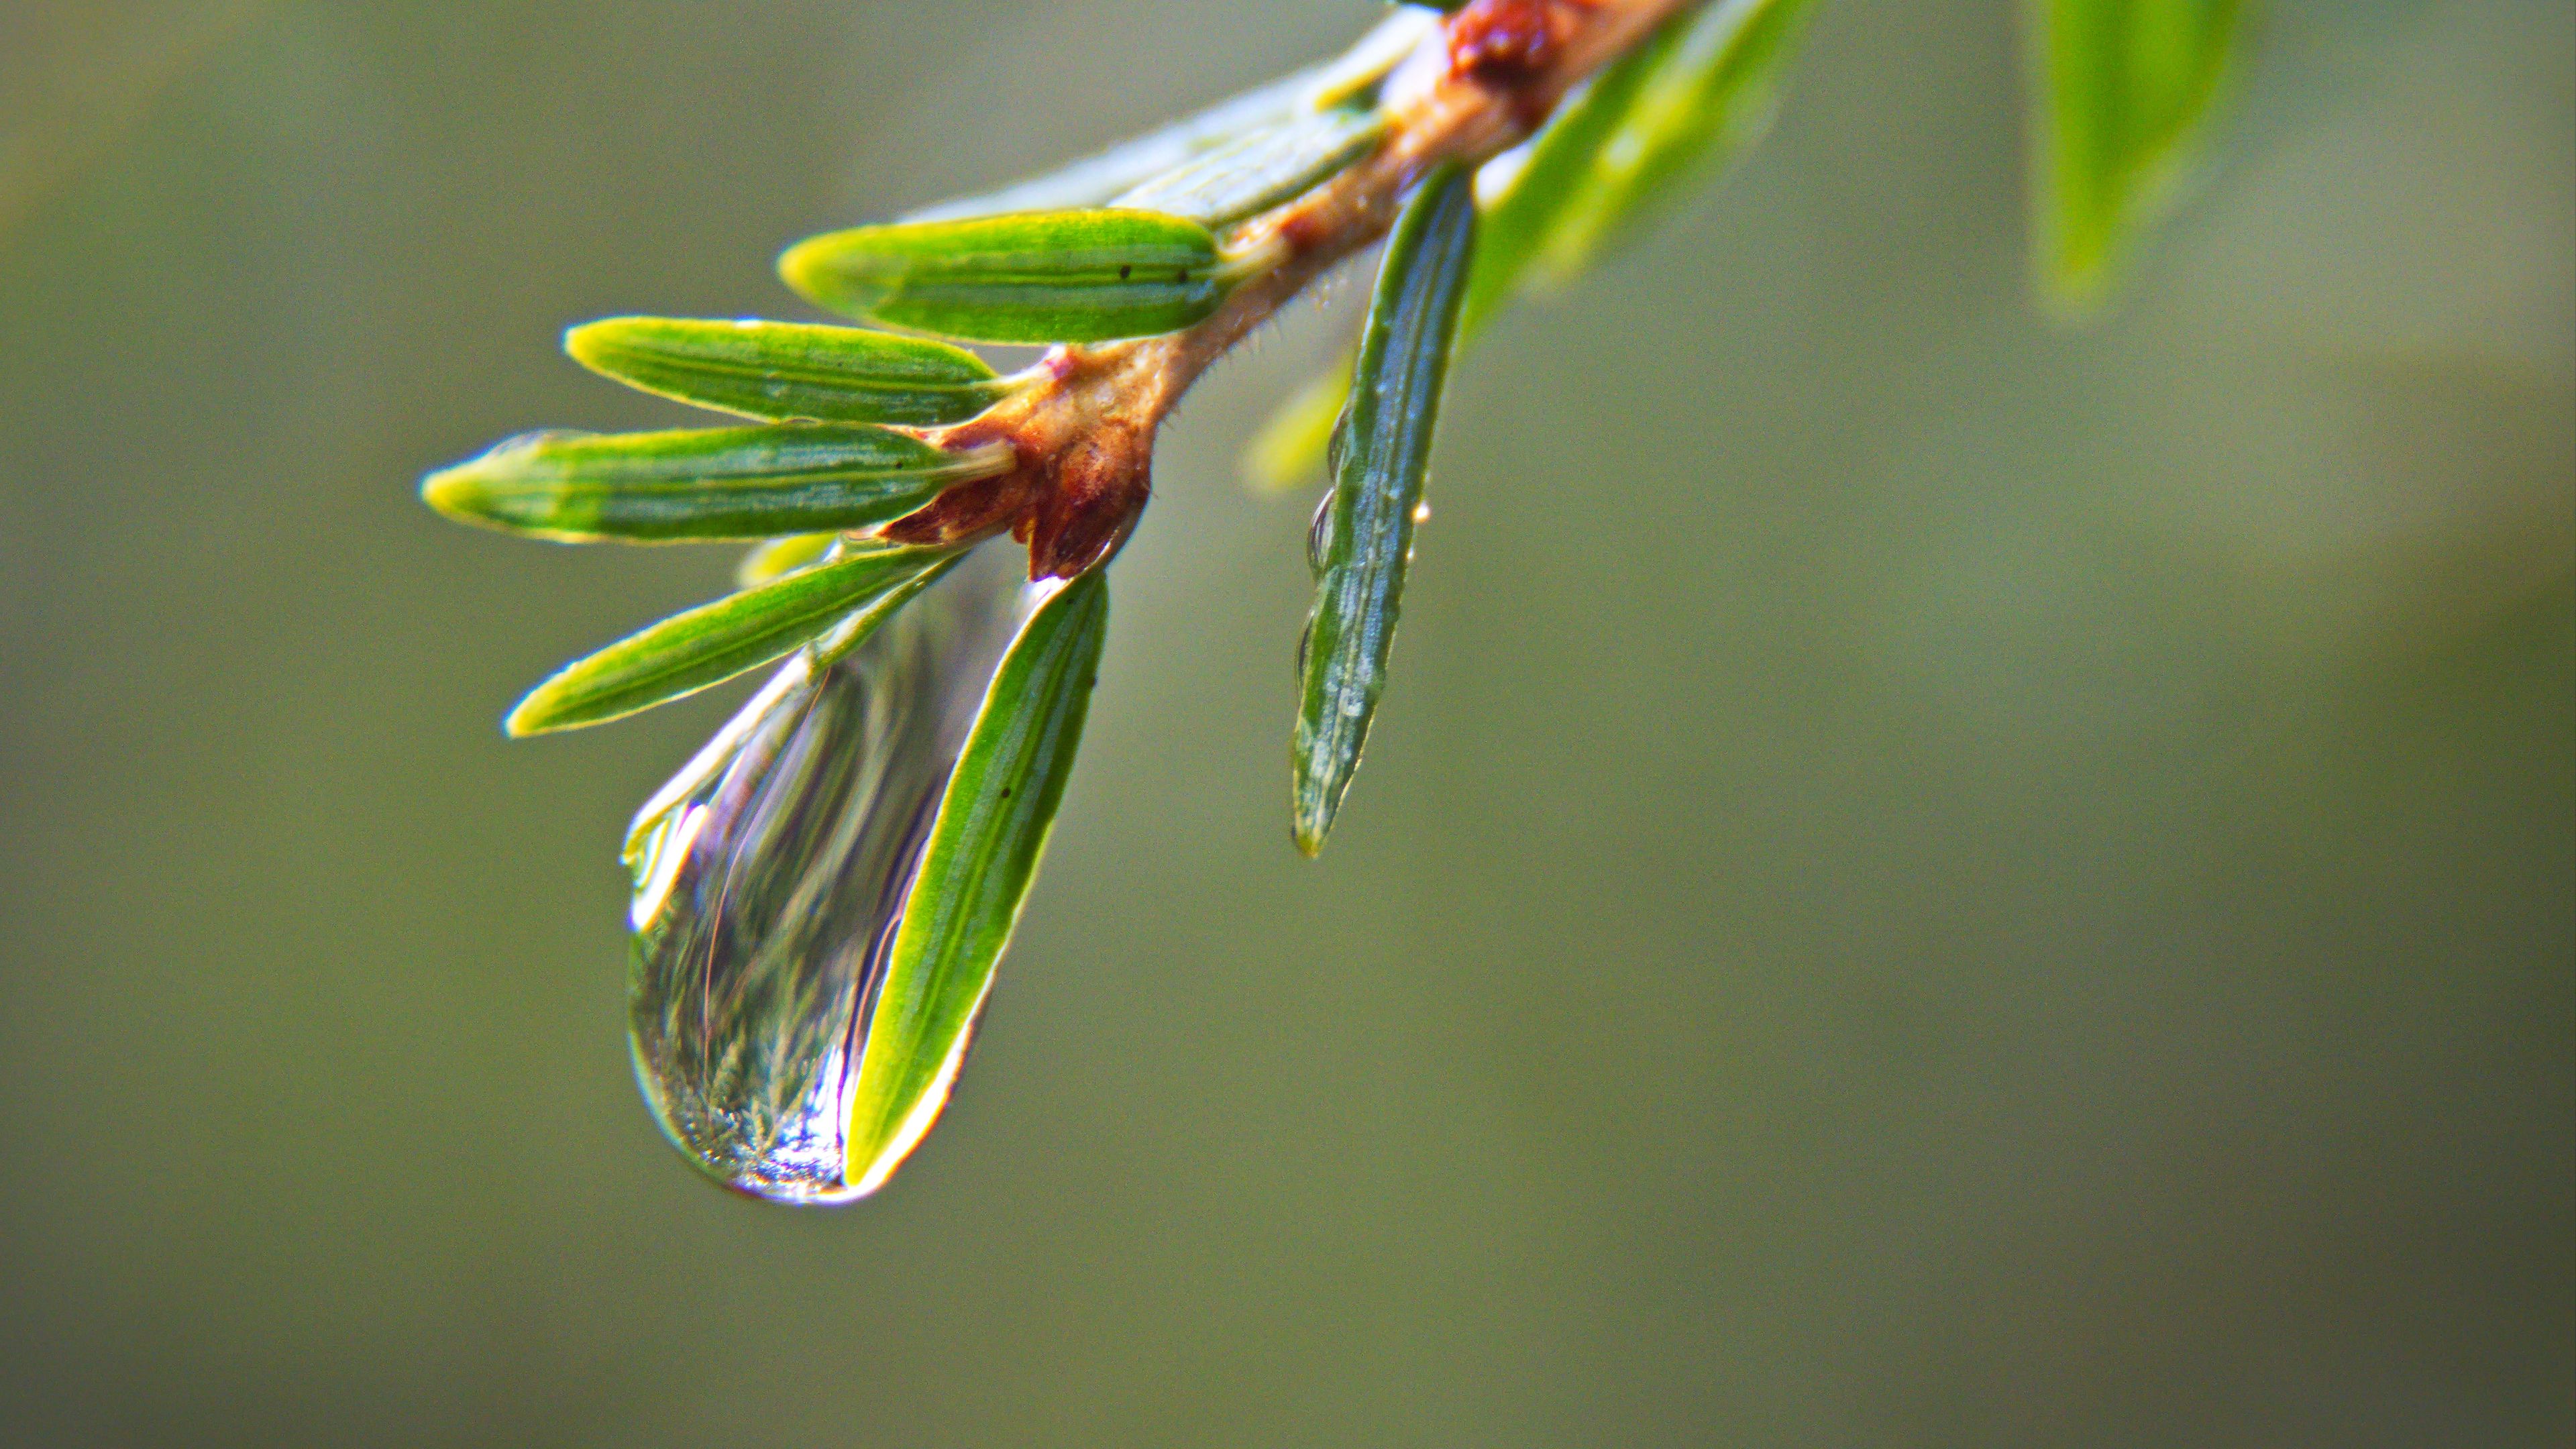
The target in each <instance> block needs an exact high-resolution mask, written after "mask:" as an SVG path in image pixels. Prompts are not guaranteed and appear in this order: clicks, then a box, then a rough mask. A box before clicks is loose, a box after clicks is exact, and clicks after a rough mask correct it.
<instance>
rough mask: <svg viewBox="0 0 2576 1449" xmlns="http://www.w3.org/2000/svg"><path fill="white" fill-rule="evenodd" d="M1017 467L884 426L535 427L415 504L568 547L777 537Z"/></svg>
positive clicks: (834, 524)
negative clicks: (614, 429)
mask: <svg viewBox="0 0 2576 1449" xmlns="http://www.w3.org/2000/svg"><path fill="white" fill-rule="evenodd" d="M1009 467H1010V450H1009V449H1008V447H1007V446H1003V445H995V446H993V447H989V448H978V449H974V450H972V451H968V452H962V453H949V452H943V451H941V450H940V449H938V448H934V447H932V446H931V445H929V444H928V443H925V442H922V441H921V440H920V439H918V438H912V437H907V436H905V435H904V434H902V433H897V432H890V431H888V430H886V429H884V428H873V427H861V426H853V425H848V424H840V423H789V424H780V425H777V426H774V427H763V428H709V429H703V430H691V431H684V432H668V433H609V434H601V433H568V432H553V433H535V434H531V435H529V436H526V437H522V438H513V439H511V440H510V441H508V442H505V443H502V444H500V445H499V446H498V447H495V448H493V449H492V450H491V451H490V452H488V453H485V454H483V455H482V456H481V457H478V458H473V459H470V460H468V461H466V462H463V463H459V464H457V465H456V466H455V467H453V468H448V469H444V470H442V471H440V472H436V473H432V474H431V475H429V477H428V478H426V479H424V480H423V481H422V483H421V489H420V496H421V498H422V500H423V501H424V502H426V503H428V504H429V506H430V507H432V508H435V509H437V510H438V511H439V512H441V513H443V514H445V515H447V516H448V517H450V518H453V519H456V520H457V521H459V522H461V523H472V524H477V525H479V526H482V527H485V528H496V529H500V530H503V531H505V532H509V533H518V534H524V535H527V536H530V537H535V538H547V539H555V540H558V541H562V542H567V543H591V542H598V541H602V540H611V539H615V540H625V541H631V542H642V543H664V542H677V541H682V540H689V539H728V538H769V537H772V536H775V535H777V534H782V533H806V532H816V531H820V530H825V529H835V530H838V529H860V528H873V527H875V526H876V525H878V524H881V523H889V522H892V521H893V520H895V519H897V518H901V517H902V516H903V515H905V514H907V513H910V512H911V511H913V510H914V509H916V508H919V507H920V506H921V505H923V504H925V503H928V502H929V501H930V500H931V499H933V498H935V497H937V496H938V495H939V494H940V492H941V491H942V490H944V489H946V488H948V487H949V486H951V485H952V484H956V483H962V482H967V481H969V480H972V479H976V478H984V477H989V476H991V475H993V474H995V473H1000V472H1003V471H1006V470H1007V469H1008V468H1009Z"/></svg>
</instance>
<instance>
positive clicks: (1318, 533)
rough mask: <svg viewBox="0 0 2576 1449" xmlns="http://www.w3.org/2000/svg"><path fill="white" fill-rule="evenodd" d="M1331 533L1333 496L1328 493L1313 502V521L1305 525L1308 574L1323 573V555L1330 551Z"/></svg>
mask: <svg viewBox="0 0 2576 1449" xmlns="http://www.w3.org/2000/svg"><path fill="white" fill-rule="evenodd" d="M1332 531H1333V495H1332V494H1331V493H1330V492H1327V493H1325V494H1324V496H1323V497H1321V498H1319V499H1317V500H1315V520H1314V522H1312V523H1309V524H1307V525H1306V568H1307V571H1308V572H1310V573H1317V574H1320V573H1322V572H1323V571H1324V555H1325V554H1326V553H1327V552H1328V551H1329V550H1330V549H1331V544H1330V543H1329V542H1328V537H1329V535H1330V534H1331V533H1332Z"/></svg>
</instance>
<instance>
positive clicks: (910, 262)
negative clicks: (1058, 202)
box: [778, 210, 1227, 342]
mask: <svg viewBox="0 0 2576 1449" xmlns="http://www.w3.org/2000/svg"><path fill="white" fill-rule="evenodd" d="M778 270H779V275H781V276H782V277H784V278H785V279H786V281H787V285H789V286H790V287H793V288H795V289H796V291H797V292H798V293H799V294H801V295H803V296H804V297H805V298H806V299H807V300H809V301H812V302H814V303H815V304H816V305H818V306H823V307H828V308H831V309H832V310H833V311H836V312H841V313H844V314H846V315H849V316H852V317H859V318H864V319H867V320H871V321H876V322H884V323H889V324H892V325H894V326H897V327H910V328H913V329H915V330H918V331H922V332H930V333H936V334H938V335H940V336H944V337H954V338H959V339H961V340H964V341H970V342H1104V341H1108V340H1110V339H1112V338H1118V337H1141V336H1146V335H1149V334H1152V333H1157V332H1175V331H1178V330H1180V329H1181V328H1184V327H1187V326H1189V325H1190V324H1192V323H1194V322H1197V321H1198V320H1199V319H1201V318H1203V317H1205V316H1207V315H1208V314H1209V313H1210V312H1213V311H1215V310H1216V308H1217V304H1218V303H1219V302H1221V301H1223V300H1224V298H1225V287H1226V282H1227V278H1226V276H1225V275H1224V273H1223V267H1222V263H1221V262H1220V260H1219V258H1218V255H1217V248H1216V237H1215V236H1214V234H1212V233H1211V232H1209V230H1208V229H1207V228H1206V227H1204V226H1201V225H1199V224H1198V223H1197V222H1194V221H1190V220H1187V219H1185V218H1182V217H1177V216H1165V215H1162V214H1161V213H1158V212H1150V211H1115V210H1099V211H1049V212H1024V213H1019V214H1016V215H1011V216H988V217H973V218H969V219H966V220H962V221H930V222H905V223H899V224H896V225H893V226H864V227H859V228H857V229H855V230H852V231H842V232H833V233H830V234H828V235H825V236H818V237H813V238H811V239H809V240H806V241H803V242H799V243H797V244H796V245H795V246H793V247H791V248H789V249H788V251H787V254H786V255H785V256H783V257H781V258H779V261H778Z"/></svg>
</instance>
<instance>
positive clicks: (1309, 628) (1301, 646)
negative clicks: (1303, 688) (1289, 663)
mask: <svg viewBox="0 0 2576 1449" xmlns="http://www.w3.org/2000/svg"><path fill="white" fill-rule="evenodd" d="M1314 648H1315V616H1314V615H1312V614H1308V615H1307V616H1306V627H1305V628H1303V629H1300V630H1298V631H1297V677H1298V678H1299V679H1300V680H1303V679H1304V678H1305V677H1306V656H1307V655H1308V654H1309V653H1311V652H1313V650H1314Z"/></svg>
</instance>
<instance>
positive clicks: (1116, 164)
mask: <svg viewBox="0 0 2576 1449" xmlns="http://www.w3.org/2000/svg"><path fill="white" fill-rule="evenodd" d="M1438 23H1439V22H1438V20H1437V18H1436V17H1434V16H1431V15H1429V14H1426V13H1425V12H1424V11H1423V10H1422V9H1421V8H1420V7H1416V6H1409V5H1408V6H1400V7H1398V8H1397V10H1396V12H1395V13H1394V14H1393V15H1390V16H1388V17H1387V18H1386V19H1385V20H1382V21H1380V22H1379V23H1378V24H1377V26H1376V27H1375V28H1374V29H1372V30H1370V31H1369V33H1368V34H1367V35H1365V36H1363V37H1361V39H1360V40H1359V42H1358V43H1357V44H1355V45H1353V46H1352V47H1351V48H1350V49H1349V50H1347V51H1345V52H1343V53H1342V55H1341V56H1340V57H1339V58H1338V59H1335V60H1331V61H1327V62H1326V63H1324V64H1322V65H1319V66H1313V67H1310V68H1308V69H1306V70H1303V71H1299V72H1298V73H1297V74H1295V75H1292V76H1289V77H1287V78H1286V79H1284V80H1279V81H1273V82H1272V83H1270V84H1269V85H1266V86H1262V87H1259V88H1258V89H1255V90H1250V91H1246V92H1244V93H1243V94H1242V95H1239V96H1235V97H1233V98H1232V99H1229V100H1225V101H1220V102H1218V103H1217V104H1215V105H1213V106H1210V107H1208V108H1207V109H1206V110H1203V111H1200V112H1198V113H1196V114H1194V115H1191V116H1189V117H1187V118H1185V119H1183V120H1180V121H1176V122H1174V123H1173V124H1171V125H1169V126H1165V127H1163V128H1161V129H1159V130H1156V131H1151V132H1148V133H1146V134H1145V135H1142V136H1139V137H1137V138H1135V139H1134V140H1130V141H1123V142H1121V143H1119V144H1118V145H1115V146H1112V147H1110V148H1109V149H1108V150H1106V151H1103V152H1101V153H1099V154H1098V155H1096V156H1089V157H1085V158H1084V159H1082V160H1080V161H1076V162H1074V163H1073V164H1072V165H1070V166H1065V167H1062V168H1060V169H1058V170H1055V171H1050V172H1048V173H1046V174H1045V175H1042V176H1037V177H1033V178H1031V179H1030V180H1027V181H1022V182H1019V183H1017V184H1015V185H1011V186H1006V187H1004V188H1002V189H1001V190H999V191H994V192H988V193H985V194H984V195H981V196H968V197H961V198H959V199H957V200H954V201H943V202H941V203H939V204H938V205H936V206H928V207H923V208H922V209H921V210H919V211H915V212H912V213H909V214H908V215H906V216H904V217H903V218H902V220H904V221H907V222H916V221H953V220H956V219H957V218H959V217H967V216H999V215H1002V214H1004V213H1007V212H1015V211H1068V210H1073V209H1077V208H1081V207H1092V206H1106V205H1108V204H1109V202H1110V199H1111V198H1112V197H1115V196H1118V195H1119V194H1121V193H1122V192H1126V191H1129V190H1132V189H1133V188H1135V187H1138V186H1141V185H1143V184H1145V183H1146V182H1148V181H1150V180H1152V179H1153V178H1155V177H1157V176H1160V175H1163V174H1164V173H1166V172H1169V171H1173V170H1176V169H1178V168H1180V167H1182V166H1184V165H1186V164H1187V163H1188V162H1189V161H1190V160H1191V158H1193V157H1195V156H1198V155H1200V154H1201V153H1203V152H1206V151H1208V150H1211V149H1213V148H1215V147H1218V146H1223V145H1227V144H1230V143H1232V142H1234V141H1237V140H1239V139H1241V138H1243V137H1245V136H1249V135H1251V134H1252V133H1254V132H1256V131H1261V130H1264V129H1267V128H1270V127H1273V126H1276V125H1278V124H1280V123H1281V122H1283V121H1288V120H1291V119H1293V118H1294V117H1296V116H1298V115H1300V114H1303V113H1307V112H1314V111H1323V110H1329V109H1331V108H1333V107H1336V106H1340V105H1344V104H1346V103H1348V102H1350V101H1352V100H1354V99H1364V98H1366V97H1368V96H1369V95H1370V94H1372V93H1373V92H1374V90H1375V88H1376V86H1377V84H1378V82H1380V81H1381V80H1383V79H1385V77H1386V73H1387V71H1388V70H1389V69H1390V68H1392V67H1393V66H1394V65H1395V63H1396V62H1397V61H1399V60H1402V59H1403V58H1404V56H1405V54H1406V53H1407V52H1408V51H1410V50H1411V49H1412V48H1413V46H1414V45H1415V44H1416V43H1417V42H1418V41H1420V40H1421V39H1422V37H1423V36H1425V35H1427V34H1429V33H1430V30H1431V28H1432V27H1433V26H1434V25H1436V24H1438Z"/></svg>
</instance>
